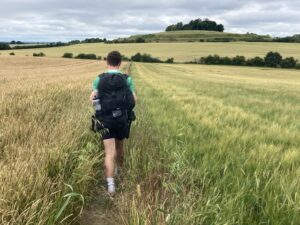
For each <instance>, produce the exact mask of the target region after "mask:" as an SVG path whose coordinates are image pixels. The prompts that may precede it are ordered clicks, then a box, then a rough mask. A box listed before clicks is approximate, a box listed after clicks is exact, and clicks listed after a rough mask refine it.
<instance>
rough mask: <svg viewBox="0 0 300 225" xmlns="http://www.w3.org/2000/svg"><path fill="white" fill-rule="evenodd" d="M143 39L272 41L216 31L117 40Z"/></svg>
mask: <svg viewBox="0 0 300 225" xmlns="http://www.w3.org/2000/svg"><path fill="white" fill-rule="evenodd" d="M137 38H143V39H144V40H145V41H146V42H199V41H226V40H227V41H251V40H254V39H256V40H257V39H258V38H260V40H266V41H267V40H272V38H271V37H270V36H268V35H256V34H236V33H227V32H217V31H197V30H185V31H170V32H160V33H153V34H140V35H133V36H130V37H129V38H120V39H119V40H136V39H137Z"/></svg>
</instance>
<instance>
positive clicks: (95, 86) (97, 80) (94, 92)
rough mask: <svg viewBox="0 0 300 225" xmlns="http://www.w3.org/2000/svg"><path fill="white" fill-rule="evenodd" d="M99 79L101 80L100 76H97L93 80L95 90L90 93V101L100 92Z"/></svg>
mask: <svg viewBox="0 0 300 225" xmlns="http://www.w3.org/2000/svg"><path fill="white" fill-rule="evenodd" d="M99 81H100V77H97V78H96V79H95V80H94V81H93V85H92V86H93V90H92V93H91V95H90V101H92V100H93V99H94V98H95V97H96V96H97V93H98V85H99Z"/></svg>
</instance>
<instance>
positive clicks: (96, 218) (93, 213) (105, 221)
mask: <svg viewBox="0 0 300 225" xmlns="http://www.w3.org/2000/svg"><path fill="white" fill-rule="evenodd" d="M95 196H96V197H94V198H93V200H92V201H91V202H88V203H87V207H86V208H85V209H84V211H83V214H82V217H81V220H80V224H81V225H120V224H122V222H121V219H120V218H119V216H118V215H117V210H116V207H115V204H114V202H115V201H116V199H112V198H110V197H109V196H108V195H107V194H106V193H105V191H104V190H98V191H97V193H96V195H95Z"/></svg>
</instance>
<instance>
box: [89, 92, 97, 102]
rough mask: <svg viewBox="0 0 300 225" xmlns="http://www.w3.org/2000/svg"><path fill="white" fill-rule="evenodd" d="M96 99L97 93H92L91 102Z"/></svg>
mask: <svg viewBox="0 0 300 225" xmlns="http://www.w3.org/2000/svg"><path fill="white" fill-rule="evenodd" d="M95 97H96V92H94V91H92V93H91V96H90V101H93V99H94V98H95Z"/></svg>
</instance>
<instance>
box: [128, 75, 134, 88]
mask: <svg viewBox="0 0 300 225" xmlns="http://www.w3.org/2000/svg"><path fill="white" fill-rule="evenodd" d="M127 84H128V86H129V88H130V90H131V92H135V85H134V82H133V80H132V77H131V76H129V77H128V78H127Z"/></svg>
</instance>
